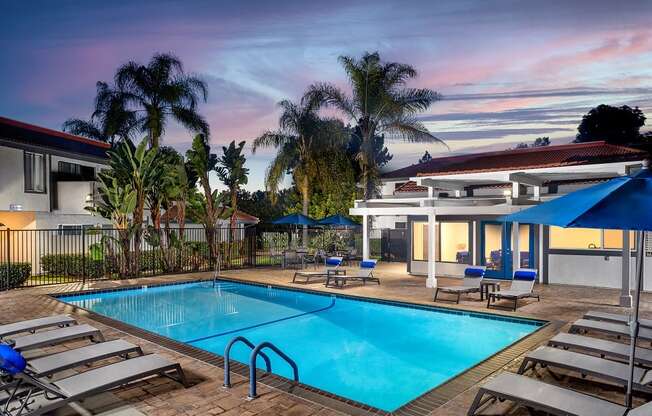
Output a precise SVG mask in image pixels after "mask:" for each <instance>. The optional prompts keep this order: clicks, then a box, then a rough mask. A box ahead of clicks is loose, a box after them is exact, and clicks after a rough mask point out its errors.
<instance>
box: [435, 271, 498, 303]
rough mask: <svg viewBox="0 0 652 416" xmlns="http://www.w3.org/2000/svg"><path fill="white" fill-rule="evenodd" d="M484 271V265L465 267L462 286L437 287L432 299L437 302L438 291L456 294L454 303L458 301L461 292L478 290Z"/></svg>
mask: <svg viewBox="0 0 652 416" xmlns="http://www.w3.org/2000/svg"><path fill="white" fill-rule="evenodd" d="M486 271H487V268H486V266H472V267H467V268H466V269H465V270H464V282H463V283H462V286H444V287H437V289H436V290H435V298H434V299H433V301H434V302H437V296H438V295H439V292H441V293H451V294H454V295H457V299H456V300H455V303H460V296H462V294H466V293H476V292H480V283H482V279H483V278H484V274H485V272H486Z"/></svg>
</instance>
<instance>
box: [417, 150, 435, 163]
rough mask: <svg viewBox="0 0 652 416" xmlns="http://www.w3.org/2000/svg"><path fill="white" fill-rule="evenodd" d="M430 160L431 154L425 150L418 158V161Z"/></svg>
mask: <svg viewBox="0 0 652 416" xmlns="http://www.w3.org/2000/svg"><path fill="white" fill-rule="evenodd" d="M431 160H432V156H430V153H428V151H427V150H426V152H425V153H424V154H423V156H421V159H419V162H418V163H426V162H430V161H431Z"/></svg>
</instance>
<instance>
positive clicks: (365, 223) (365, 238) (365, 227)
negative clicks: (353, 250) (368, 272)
mask: <svg viewBox="0 0 652 416" xmlns="http://www.w3.org/2000/svg"><path fill="white" fill-rule="evenodd" d="M368 217H369V216H368V215H366V214H365V215H363V216H362V259H363V260H367V259H368V258H369V220H368Z"/></svg>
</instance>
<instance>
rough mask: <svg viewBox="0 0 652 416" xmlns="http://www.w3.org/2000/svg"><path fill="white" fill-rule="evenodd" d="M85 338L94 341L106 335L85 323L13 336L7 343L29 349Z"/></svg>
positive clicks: (21, 349) (16, 348) (98, 340)
mask: <svg viewBox="0 0 652 416" xmlns="http://www.w3.org/2000/svg"><path fill="white" fill-rule="evenodd" d="M84 338H90V339H91V340H92V341H94V342H102V341H104V335H102V332H100V330H99V329H97V328H95V327H93V326H90V325H86V324H83V325H74V326H68V327H64V328H60V329H53V330H50V331H42V332H37V333H35V334H31V335H23V336H20V337H15V338H11V339H9V340H8V342H7V343H8V344H10V345H11V346H12V347H13V348H14V349H15V350H18V351H28V350H33V349H36V348H41V347H47V346H50V345H57V344H62V343H64V342H67V341H72V340H78V339H84Z"/></svg>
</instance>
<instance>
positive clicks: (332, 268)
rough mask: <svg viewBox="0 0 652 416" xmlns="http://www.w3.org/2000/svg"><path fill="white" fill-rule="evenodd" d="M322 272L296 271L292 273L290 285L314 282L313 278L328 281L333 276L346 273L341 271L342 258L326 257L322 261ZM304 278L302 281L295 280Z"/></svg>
mask: <svg viewBox="0 0 652 416" xmlns="http://www.w3.org/2000/svg"><path fill="white" fill-rule="evenodd" d="M324 266H325V267H324V270H320V271H316V272H306V271H297V272H295V273H294V277H293V278H292V283H311V281H314V279H313V278H317V279H318V280H324V279H326V280H328V277H329V276H331V275H335V274H340V273H346V270H344V269H342V268H341V266H342V257H328V258H327V259H326V260H324ZM298 277H299V278H304V280H297V278H298Z"/></svg>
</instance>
